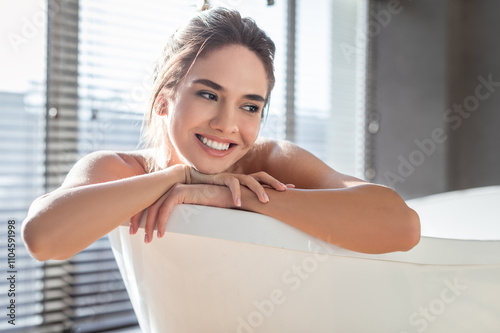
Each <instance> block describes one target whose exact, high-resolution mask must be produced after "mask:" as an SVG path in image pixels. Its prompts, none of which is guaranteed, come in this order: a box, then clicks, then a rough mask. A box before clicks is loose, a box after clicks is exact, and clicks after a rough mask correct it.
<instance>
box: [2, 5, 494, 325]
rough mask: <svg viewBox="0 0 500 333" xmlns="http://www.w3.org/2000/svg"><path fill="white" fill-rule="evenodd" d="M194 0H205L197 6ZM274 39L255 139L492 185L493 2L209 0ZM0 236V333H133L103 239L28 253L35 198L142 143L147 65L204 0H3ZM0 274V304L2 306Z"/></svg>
mask: <svg viewBox="0 0 500 333" xmlns="http://www.w3.org/2000/svg"><path fill="white" fill-rule="evenodd" d="M201 2H202V1H201ZM210 2H211V5H212V6H226V7H230V8H234V9H238V10H240V12H241V13H242V15H243V16H250V17H252V18H254V19H255V20H256V21H257V23H258V24H259V25H260V26H261V27H262V28H263V29H264V30H265V31H266V32H267V33H268V34H269V35H270V36H271V37H272V38H273V40H274V41H275V43H276V46H277V54H276V62H275V65H276V79H277V83H276V87H275V89H274V92H273V94H272V98H271V105H270V109H269V115H268V117H267V118H266V119H265V121H264V122H263V125H262V129H261V135H262V136H267V137H273V138H277V139H286V140H291V141H294V142H296V143H297V144H299V145H300V146H302V147H304V148H306V149H308V150H309V151H311V152H312V153H314V154H315V155H316V156H318V157H319V158H321V159H322V160H323V161H325V162H326V163H328V164H329V165H330V166H332V167H333V168H334V169H336V170H338V171H340V172H343V173H347V174H351V175H355V176H357V177H359V178H363V179H366V180H369V181H372V182H375V183H380V184H385V185H388V186H391V187H392V188H394V189H396V190H397V191H398V192H399V193H400V194H401V195H402V196H403V197H404V198H405V199H412V198H417V197H422V196H426V195H430V194H434V193H441V192H447V191H453V190H459V189H466V188H473V187H482V186H489V185H498V184H500V174H499V172H498V171H499V170H500V149H499V144H498V143H499V142H500V131H498V130H497V129H496V127H498V125H499V124H500V112H499V110H498V108H499V106H500V91H497V90H500V63H499V62H498V61H497V59H499V58H500V42H499V40H498V38H497V32H498V31H499V29H500V23H499V22H500V21H498V20H497V16H498V14H496V13H499V12H500V2H498V1H495V0H478V1H467V0H419V1H411V0H400V1H398V0H357V1H356V0H315V1H305V0H275V1H266V0H226V1H223V0H220V1H215V0H214V1H210ZM0 6H1V7H0V8H1V10H0V31H1V35H0V38H1V39H0V64H1V65H0V154H1V160H0V170H1V172H0V227H1V228H0V237H1V239H2V241H1V242H0V244H1V245H0V249H1V252H0V253H3V254H4V256H5V259H4V260H2V262H4V263H5V264H4V265H2V269H1V274H3V275H5V277H7V271H8V270H9V268H8V267H7V254H8V250H7V243H6V242H5V241H4V240H6V239H7V231H8V229H7V226H8V221H9V220H11V221H15V227H16V229H15V230H16V252H15V253H16V261H15V268H14V269H15V270H16V277H17V280H16V295H15V301H16V325H15V326H14V325H11V324H9V323H8V322H7V319H6V317H5V316H4V319H3V320H2V321H1V322H0V331H2V332H37V333H38V332H139V330H138V328H137V320H136V318H135V315H134V313H133V310H132V307H131V305H130V301H129V300H128V296H127V294H126V291H125V289H124V286H123V283H122V280H121V277H120V275H119V272H118V270H117V267H116V264H115V261H114V258H113V254H112V252H111V251H110V249H109V243H108V241H107V238H106V237H104V238H103V239H100V240H99V241H97V242H96V243H94V244H93V245H91V246H90V247H89V248H88V249H87V250H85V251H83V252H81V253H80V254H78V255H76V256H75V257H73V258H72V259H70V260H66V261H47V262H44V263H39V262H37V261H35V260H34V259H32V258H31V257H30V256H29V255H28V254H27V252H26V250H25V248H24V246H23V245H22V240H21V236H20V228H21V223H22V221H23V219H24V218H25V216H26V213H27V210H28V207H29V205H30V204H31V202H32V201H33V199H34V198H36V197H37V196H40V195H42V194H43V193H46V192H49V191H51V190H53V189H55V188H57V187H58V186H59V185H60V183H61V182H62V180H63V179H64V177H65V175H66V173H67V172H68V171H69V169H70V168H71V167H72V165H73V164H74V163H75V162H76V161H77V160H78V159H79V158H81V157H82V156H84V155H86V154H88V153H90V152H92V151H95V150H101V149H111V150H132V149H135V148H137V146H138V143H139V131H140V127H141V120H142V113H143V111H144V106H145V102H146V101H147V99H148V96H149V95H148V94H149V92H150V88H151V78H152V70H153V66H154V63H155V61H156V59H157V58H158V56H159V54H160V52H161V50H162V48H163V46H164V43H165V41H166V40H167V37H168V36H169V35H170V34H171V33H172V32H173V31H174V30H175V29H176V28H177V27H178V26H180V25H181V24H182V23H183V22H185V21H186V20H187V19H189V18H190V17H191V16H192V15H194V14H195V13H196V11H197V10H198V8H200V1H195V0H193V1H188V0H183V1H168V0H163V1H160V0H148V1H140V2H139V1H130V0H128V1H123V0H122V1H118V0H101V1H98V0H57V1H56V0H25V1H22V2H20V1H18V2H12V1H7V0H0ZM7 282H8V281H6V279H5V278H4V277H2V278H1V279H0V288H1V290H2V292H1V293H0V295H1V296H0V303H1V304H2V308H4V307H3V305H6V304H8V302H9V300H10V298H8V297H7V293H6V292H4V291H7V290H8V289H9V285H8V284H7Z"/></svg>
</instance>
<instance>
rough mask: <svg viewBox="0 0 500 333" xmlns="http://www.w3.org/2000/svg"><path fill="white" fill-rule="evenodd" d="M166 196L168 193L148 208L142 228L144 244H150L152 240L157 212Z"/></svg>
mask: <svg viewBox="0 0 500 333" xmlns="http://www.w3.org/2000/svg"><path fill="white" fill-rule="evenodd" d="M168 194H169V192H167V193H165V194H164V195H163V196H161V197H160V198H159V199H158V200H157V201H156V202H155V203H154V204H152V205H151V206H149V208H148V214H147V216H146V225H145V226H144V232H145V233H146V234H145V235H144V243H146V244H148V243H151V241H152V240H153V234H154V230H155V226H156V223H157V220H158V214H159V210H160V208H161V206H162V204H163V202H164V201H165V199H166V197H167V195H168ZM162 236H163V235H162Z"/></svg>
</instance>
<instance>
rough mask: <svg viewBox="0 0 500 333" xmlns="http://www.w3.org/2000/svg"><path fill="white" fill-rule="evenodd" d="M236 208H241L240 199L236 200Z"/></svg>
mask: <svg viewBox="0 0 500 333" xmlns="http://www.w3.org/2000/svg"><path fill="white" fill-rule="evenodd" d="M236 206H237V207H241V199H240V198H237V199H236Z"/></svg>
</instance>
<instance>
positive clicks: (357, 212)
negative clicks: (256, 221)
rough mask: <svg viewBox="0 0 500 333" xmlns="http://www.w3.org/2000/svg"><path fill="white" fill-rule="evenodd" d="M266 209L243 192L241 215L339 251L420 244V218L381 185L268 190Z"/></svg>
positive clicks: (400, 248) (372, 250)
mask: <svg viewBox="0 0 500 333" xmlns="http://www.w3.org/2000/svg"><path fill="white" fill-rule="evenodd" d="M267 193H268V195H269V198H270V201H269V203H267V204H262V203H260V202H258V200H255V198H254V197H255V196H252V193H249V191H244V192H243V209H246V210H250V211H254V212H259V213H262V214H265V215H268V216H271V217H274V218H277V219H279V220H281V221H283V222H286V223H288V224H290V225H292V226H294V227H296V228H298V229H300V230H302V231H305V232H307V233H309V234H311V235H313V236H315V237H318V238H320V239H323V240H325V241H327V242H329V243H332V244H335V245H337V246H340V247H343V248H346V249H349V250H353V251H358V252H364V253H384V252H392V251H405V250H409V249H410V248H412V247H413V246H414V245H416V243H418V240H419V239H420V222H419V219H418V215H417V214H416V213H415V212H414V211H413V210H411V209H410V208H408V206H407V205H406V204H405V202H404V201H403V200H402V199H401V198H400V197H399V195H397V194H396V193H395V192H394V191H392V190H391V189H389V188H386V187H383V186H378V185H372V184H368V185H360V186H354V187H350V188H343V189H326V190H300V189H289V190H287V191H285V192H278V191H274V190H271V189H269V190H267Z"/></svg>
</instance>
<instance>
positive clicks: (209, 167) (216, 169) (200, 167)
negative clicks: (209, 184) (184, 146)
mask: <svg viewBox="0 0 500 333" xmlns="http://www.w3.org/2000/svg"><path fill="white" fill-rule="evenodd" d="M188 164H189V165H190V166H191V167H193V168H195V169H196V171H199V172H201V173H205V174H216V173H221V172H225V171H227V169H229V166H219V165H217V164H218V163H217V164H215V163H195V164H193V163H188Z"/></svg>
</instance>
